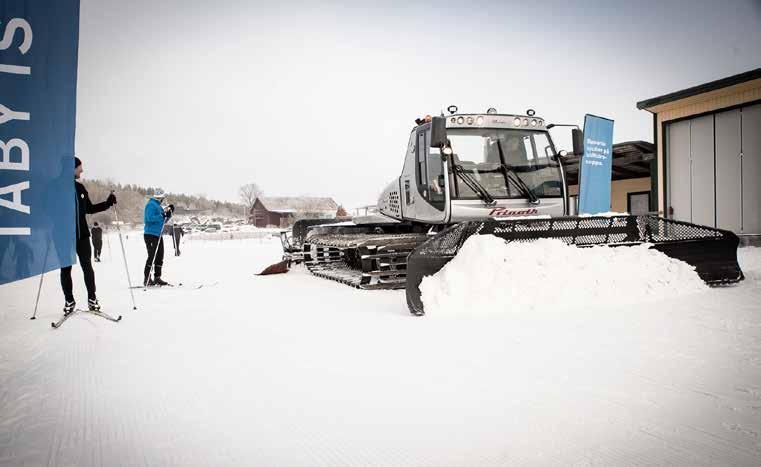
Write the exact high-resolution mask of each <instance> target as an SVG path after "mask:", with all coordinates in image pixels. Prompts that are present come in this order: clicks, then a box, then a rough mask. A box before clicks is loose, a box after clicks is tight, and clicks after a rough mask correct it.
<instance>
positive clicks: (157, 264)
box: [143, 189, 174, 286]
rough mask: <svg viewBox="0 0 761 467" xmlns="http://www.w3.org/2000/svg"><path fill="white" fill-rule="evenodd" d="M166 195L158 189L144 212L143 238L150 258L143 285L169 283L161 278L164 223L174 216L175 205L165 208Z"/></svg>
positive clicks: (144, 272) (146, 263)
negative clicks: (163, 204)
mask: <svg viewBox="0 0 761 467" xmlns="http://www.w3.org/2000/svg"><path fill="white" fill-rule="evenodd" d="M165 197H166V194H165V193H164V190H162V189H157V190H156V191H155V192H154V193H153V197H152V198H151V199H149V200H148V204H146V205H145V211H144V213H143V222H144V224H145V228H144V229H143V238H144V239H145V247H146V248H147V250H148V259H147V260H146V261H145V269H144V270H143V285H146V286H147V285H169V283H168V282H165V281H164V280H162V279H161V269H162V266H163V265H164V239H163V238H161V233H162V230H163V229H164V223H166V221H167V220H169V218H170V217H172V213H173V212H174V205H172V204H170V205H169V206H167V208H166V209H164V208H163V207H162V206H161V202H162V201H163V200H164V198H165ZM151 266H153V279H151V277H150V276H151Z"/></svg>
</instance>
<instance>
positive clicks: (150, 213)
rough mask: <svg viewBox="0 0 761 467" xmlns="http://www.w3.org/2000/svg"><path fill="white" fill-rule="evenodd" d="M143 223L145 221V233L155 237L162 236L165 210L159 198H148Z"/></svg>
mask: <svg viewBox="0 0 761 467" xmlns="http://www.w3.org/2000/svg"><path fill="white" fill-rule="evenodd" d="M143 223H145V228H144V229H143V233H144V234H146V235H153V236H154V237H160V236H161V229H162V227H163V225H164V210H163V209H162V208H161V202H160V201H159V200H157V199H155V198H151V199H150V200H148V204H146V205H145V211H144V214H143Z"/></svg>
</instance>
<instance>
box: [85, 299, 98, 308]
mask: <svg viewBox="0 0 761 467" xmlns="http://www.w3.org/2000/svg"><path fill="white" fill-rule="evenodd" d="M87 309H88V310H90V311H100V303H98V299H97V298H89V299H87Z"/></svg>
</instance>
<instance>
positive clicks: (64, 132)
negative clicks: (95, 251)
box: [0, 0, 79, 284]
mask: <svg viewBox="0 0 761 467" xmlns="http://www.w3.org/2000/svg"><path fill="white" fill-rule="evenodd" d="M78 45H79V0H55V1H51V2H47V1H36V0H2V2H0V284H5V283H8V282H12V281H15V280H19V279H24V278H26V277H31V276H35V275H38V274H41V273H44V272H47V271H50V270H53V269H58V268H61V267H64V266H70V265H72V264H74V262H75V253H76V250H75V236H76V234H75V232H76V227H75V222H76V214H75V212H74V209H75V196H76V195H75V194H74V128H75V120H76V89H77V49H78Z"/></svg>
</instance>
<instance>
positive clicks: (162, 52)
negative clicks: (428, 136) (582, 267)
mask: <svg viewBox="0 0 761 467" xmlns="http://www.w3.org/2000/svg"><path fill="white" fill-rule="evenodd" d="M79 41H80V43H79V77H78V79H79V83H78V97H77V105H78V107H77V139H76V147H77V153H78V155H79V157H80V158H82V159H83V160H84V161H85V177H87V178H111V179H113V180H115V181H118V182H122V183H139V184H143V185H151V186H157V185H158V186H162V187H163V188H164V189H166V190H168V191H176V192H186V193H194V194H198V193H203V194H206V195H208V196H211V197H214V198H218V199H224V200H233V201H237V199H238V197H237V190H238V187H239V186H240V185H242V184H244V183H247V182H256V183H257V184H259V186H260V187H261V188H262V189H263V190H264V191H265V193H266V194H268V195H272V196H278V195H279V196H296V195H312V196H332V197H333V198H334V199H335V200H336V201H337V202H339V203H342V204H344V205H345V206H346V207H354V206H358V205H362V204H374V203H375V201H376V198H377V195H378V193H379V192H380V191H381V189H382V188H383V187H384V186H385V185H386V184H387V183H388V182H390V181H391V180H392V179H393V178H394V177H397V176H398V175H399V173H400V171H401V168H402V157H403V154H404V150H405V146H406V144H407V139H408V137H409V132H410V130H411V128H412V126H413V125H414V119H415V118H416V117H419V116H422V115H425V114H427V113H430V114H435V113H438V112H439V111H441V110H442V109H444V108H446V106H447V105H449V104H456V105H458V106H459V108H460V110H461V111H468V112H483V111H485V110H486V109H487V108H488V107H492V106H493V107H496V108H497V109H498V110H499V111H500V112H503V113H523V112H524V111H525V110H526V109H528V108H533V109H536V111H537V115H539V116H541V117H544V118H545V119H547V121H548V122H566V123H578V124H581V123H582V121H583V117H584V114H585V113H594V114H598V115H602V116H606V117H609V118H613V119H614V120H615V121H616V124H615V130H614V140H615V141H625V140H636V139H644V140H648V141H652V118H651V116H650V114H648V113H647V112H645V111H640V110H637V109H636V102H637V101H639V100H643V99H646V98H650V97H655V96H657V95H661V94H665V93H668V92H672V91H676V90H679V89H682V88H685V87H689V86H693V85H697V84H701V83H703V82H706V81H711V80H714V79H718V78H722V77H725V76H729V75H733V74H736V73H741V72H744V71H748V70H751V69H754V68H758V67H760V66H761V46H759V44H761V0H728V1H725V2H717V1H715V0H710V1H705V0H691V1H650V0H647V1H636V2H632V1H629V0H627V1H599V2H598V1H589V2H579V4H578V5H574V4H573V3H572V2H567V1H558V2H556V1H553V0H549V1H543V2H526V1H523V2H511V1H492V2H478V1H476V2H473V1H468V2H463V1H458V2H445V1H439V2H414V1H406V2H370V3H365V2H359V1H355V2H348V1H346V2H335V3H332V2H327V1H320V2H285V1H283V2H270V1H268V2H262V3H259V2H256V1H245V0H238V1H232V0H229V1H224V0H218V1H215V2H212V1H199V0H162V1H155V0H130V1H128V2H125V1H123V0H82V1H81V17H80V36H79Z"/></svg>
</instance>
